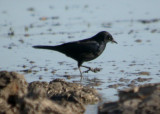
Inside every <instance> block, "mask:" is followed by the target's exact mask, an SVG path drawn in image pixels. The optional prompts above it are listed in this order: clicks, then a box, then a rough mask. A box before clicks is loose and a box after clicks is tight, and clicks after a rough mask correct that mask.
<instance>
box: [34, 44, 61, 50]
mask: <svg viewBox="0 0 160 114" xmlns="http://www.w3.org/2000/svg"><path fill="white" fill-rule="evenodd" d="M33 48H36V49H49V50H55V51H57V50H58V47H57V46H44V45H36V46H33Z"/></svg>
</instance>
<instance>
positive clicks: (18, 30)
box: [0, 0, 160, 113]
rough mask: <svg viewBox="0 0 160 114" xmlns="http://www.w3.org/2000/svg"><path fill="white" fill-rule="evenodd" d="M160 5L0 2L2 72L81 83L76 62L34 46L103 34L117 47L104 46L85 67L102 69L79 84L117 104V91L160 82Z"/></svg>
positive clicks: (143, 0) (143, 1) (122, 1)
mask: <svg viewBox="0 0 160 114" xmlns="http://www.w3.org/2000/svg"><path fill="white" fill-rule="evenodd" d="M159 4H160V1H158V0H155V1H146V0H140V1H128V0H119V1H116V0H112V1H110V0H102V1H101V2H100V1H90V0H87V1H73V0H69V1H67V2H65V1H58V0H55V1H50V0H47V1H46V0H45V1H42V0H34V1H24V0H14V1H8V0H1V1H0V15H1V18H0V47H1V48H0V52H1V53H0V70H8V71H17V72H19V73H22V74H24V75H25V78H26V79H27V81H28V82H32V81H37V80H40V81H51V80H52V79H55V78H64V79H66V80H67V81H71V82H78V83H80V82H79V81H80V76H79V71H78V69H77V62H76V61H74V60H72V59H70V58H68V57H66V56H65V55H63V54H61V53H58V52H55V51H50V50H37V49H33V48H32V46H33V45H40V44H41V45H42V44H43V45H58V44H62V43H64V42H69V41H76V40H81V39H84V38H88V37H91V36H93V35H95V34H96V33H98V32H99V31H102V30H105V31H108V32H110V33H111V34H112V35H113V37H114V39H115V40H116V41H117V42H118V44H111V43H109V44H107V48H106V49H105V51H104V52H103V54H102V55H101V56H100V57H98V58H97V59H95V60H93V61H90V62H86V63H84V65H87V66H91V67H93V68H96V67H98V68H102V70H101V71H100V72H98V73H92V72H89V73H85V74H84V79H83V80H82V82H81V83H82V84H84V85H91V86H93V87H95V88H97V90H98V91H99V92H100V93H101V95H102V97H103V102H104V101H115V100H118V97H117V90H119V89H124V88H128V87H130V86H134V85H140V84H144V83H156V82H159V80H160V67H159V66H160V59H159V58H160V51H159V46H160V45H159V44H160V37H159V36H160V16H159V10H160V7H159ZM82 70H83V71H84V70H85V69H84V68H82ZM27 71H28V73H27ZM66 75H68V76H70V77H69V79H68V78H67V76H66ZM141 78H143V79H145V80H140V79H141ZM95 106H96V105H93V106H89V108H88V109H90V108H91V109H92V108H93V109H95V108H94V107H95ZM86 113H90V111H88V110H87V112H86Z"/></svg>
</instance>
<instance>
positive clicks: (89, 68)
mask: <svg viewBox="0 0 160 114" xmlns="http://www.w3.org/2000/svg"><path fill="white" fill-rule="evenodd" d="M83 67H85V68H87V69H88V70H86V71H84V73H88V72H89V71H92V72H94V73H96V72H99V71H101V70H102V68H91V67H87V66H83Z"/></svg>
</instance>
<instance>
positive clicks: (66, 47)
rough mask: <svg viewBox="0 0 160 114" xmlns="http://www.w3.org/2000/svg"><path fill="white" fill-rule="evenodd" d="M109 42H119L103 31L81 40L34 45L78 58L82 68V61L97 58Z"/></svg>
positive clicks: (79, 65)
mask: <svg viewBox="0 0 160 114" xmlns="http://www.w3.org/2000/svg"><path fill="white" fill-rule="evenodd" d="M108 42H113V43H117V42H116V41H115V40H114V39H113V37H112V35H111V34H110V33H108V32H106V31H102V32H99V33H98V34H96V35H95V36H93V37H91V38H88V39H84V40H80V41H74V42H69V43H64V44H61V45H57V46H44V45H36V46H33V47H34V48H38V49H49V50H54V51H58V52H61V53H63V54H65V55H67V56H68V57H71V58H72V59H74V60H76V61H77V62H78V68H79V70H80V67H81V66H82V63H83V62H86V61H90V60H93V59H95V58H97V57H98V56H99V55H100V54H101V53H102V52H103V51H104V49H105V47H106V44H107V43H108ZM87 68H89V67H87ZM80 73H81V70H80ZM81 76H82V73H81Z"/></svg>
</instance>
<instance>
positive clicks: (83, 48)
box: [63, 41, 99, 53]
mask: <svg viewBox="0 0 160 114" xmlns="http://www.w3.org/2000/svg"><path fill="white" fill-rule="evenodd" d="M63 46H64V47H65V49H66V50H68V51H71V52H73V53H93V52H95V51H97V50H98V49H99V43H97V42H96V41H88V42H71V43H66V44H64V45H63Z"/></svg>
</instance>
